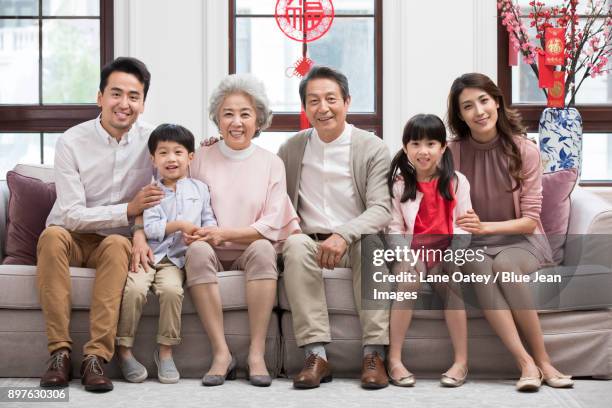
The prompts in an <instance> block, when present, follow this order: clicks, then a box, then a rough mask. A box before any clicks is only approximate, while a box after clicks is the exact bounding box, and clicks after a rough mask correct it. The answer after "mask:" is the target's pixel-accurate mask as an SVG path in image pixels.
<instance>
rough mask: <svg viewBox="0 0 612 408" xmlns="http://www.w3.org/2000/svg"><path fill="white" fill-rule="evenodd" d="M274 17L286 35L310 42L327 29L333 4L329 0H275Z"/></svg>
mask: <svg viewBox="0 0 612 408" xmlns="http://www.w3.org/2000/svg"><path fill="white" fill-rule="evenodd" d="M274 18H275V20H276V24H278V27H279V28H280V29H281V31H282V32H283V33H285V35H286V36H287V37H289V38H291V39H292V40H295V41H299V42H305V43H306V42H311V41H314V40H317V39H319V38H321V37H322V36H323V35H325V33H327V31H329V28H330V27H331V24H332V21H333V20H334V5H333V3H332V2H331V0H277V2H276V11H275V13H274Z"/></svg>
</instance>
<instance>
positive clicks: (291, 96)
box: [236, 18, 302, 112]
mask: <svg viewBox="0 0 612 408" xmlns="http://www.w3.org/2000/svg"><path fill="white" fill-rule="evenodd" d="M270 50H274V52H271V51H270ZM301 55H302V44H301V43H299V42H297V41H292V40H289V39H288V38H287V37H285V36H284V35H283V34H282V33H281V32H280V31H279V29H278V26H277V25H276V22H275V21H274V18H237V19H236V72H238V73H244V72H249V73H251V74H253V75H255V76H257V77H258V78H259V79H261V80H262V81H263V82H264V84H265V86H266V92H267V94H268V98H269V99H270V106H271V108H272V110H273V111H274V112H299V111H300V97H299V94H298V86H299V83H300V79H299V78H298V77H295V76H292V77H290V78H289V77H287V71H288V70H289V71H290V72H292V69H291V70H290V69H289V68H291V67H293V66H294V64H295V63H296V61H297V60H298V59H299V58H300V57H301Z"/></svg>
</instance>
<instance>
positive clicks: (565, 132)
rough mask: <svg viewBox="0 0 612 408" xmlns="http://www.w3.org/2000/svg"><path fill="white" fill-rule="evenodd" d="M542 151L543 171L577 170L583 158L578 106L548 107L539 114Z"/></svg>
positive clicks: (580, 120)
mask: <svg viewBox="0 0 612 408" xmlns="http://www.w3.org/2000/svg"><path fill="white" fill-rule="evenodd" d="M539 134H540V154H541V156H542V167H543V170H544V173H552V172H554V171H558V170H564V169H577V170H578V175H580V167H581V166H580V164H581V161H582V117H581V116H580V112H578V110H577V109H576V108H546V109H544V112H542V116H540V126H539Z"/></svg>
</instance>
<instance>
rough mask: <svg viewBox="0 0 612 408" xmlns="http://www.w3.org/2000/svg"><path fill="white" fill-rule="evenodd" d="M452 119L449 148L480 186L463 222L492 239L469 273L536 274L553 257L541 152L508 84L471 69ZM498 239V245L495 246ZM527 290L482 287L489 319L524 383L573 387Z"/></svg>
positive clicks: (451, 105)
mask: <svg viewBox="0 0 612 408" xmlns="http://www.w3.org/2000/svg"><path fill="white" fill-rule="evenodd" d="M448 124H449V128H450V130H451V131H452V132H453V134H454V139H453V141H452V142H449V145H448V147H449V150H450V151H451V152H452V154H453V158H454V160H455V161H454V162H455V163H456V165H457V166H456V168H457V169H459V170H461V172H462V173H463V174H465V176H466V178H467V179H468V180H469V182H470V183H471V184H472V186H473V187H474V188H473V189H472V191H471V199H472V203H473V210H470V211H468V212H467V213H465V214H461V217H459V218H458V219H457V224H458V225H459V226H461V228H462V229H464V230H466V231H468V232H469V233H471V234H472V244H474V245H480V243H481V242H486V244H487V249H486V251H485V253H486V255H485V257H486V259H485V261H484V262H478V263H467V264H466V265H465V266H464V269H465V270H466V272H467V273H478V274H489V275H495V273H496V272H499V271H516V272H519V273H523V274H530V273H532V272H534V271H536V270H538V269H539V268H540V266H541V265H544V264H547V263H548V262H550V261H551V260H552V258H551V250H550V246H549V245H548V241H547V240H546V236H545V235H544V230H543V228H542V223H541V222H540V211H541V208H542V169H541V167H540V152H539V150H538V148H537V146H536V145H535V144H534V143H531V142H530V141H529V140H527V138H526V137H525V128H524V127H523V125H522V123H521V117H520V115H519V114H518V113H517V112H516V111H514V110H511V109H508V108H507V107H506V102H505V101H504V98H503V95H502V93H501V90H500V89H499V87H498V86H497V85H495V83H494V82H493V81H492V80H491V79H490V78H489V77H487V76H486V75H483V74H479V73H469V74H464V75H462V76H460V77H459V78H457V79H455V81H454V82H453V85H452V86H451V90H450V93H449V96H448ZM492 203H494V204H493V205H492ZM484 240H486V241H484ZM492 241H495V242H496V243H497V244H496V245H491V242H492ZM527 289H528V288H526V286H525V285H524V284H515V285H504V284H500V283H499V282H498V283H497V284H496V285H476V286H475V291H476V295H477V296H478V299H479V301H480V303H481V306H482V309H483V313H484V315H485V318H486V319H487V320H488V321H489V323H490V324H491V327H492V328H493V329H494V330H495V332H496V333H497V335H498V336H499V337H500V338H501V340H502V342H503V343H504V345H505V346H506V347H507V348H508V349H509V351H510V352H511V353H512V355H513V356H514V358H515V360H516V362H517V365H518V366H519V367H520V370H521V378H520V379H519V381H518V382H517V384H516V388H517V389H518V390H519V391H535V390H537V389H538V388H539V387H540V385H541V384H542V381H544V382H545V383H546V384H548V385H549V386H551V387H555V388H560V387H571V386H572V385H573V384H574V382H573V381H572V379H571V378H570V376H568V375H564V374H562V373H560V372H559V371H558V370H557V369H556V368H555V367H554V366H553V365H552V363H551V360H550V356H549V355H548V353H547V351H546V348H545V346H544V337H543V335H542V329H541V327H540V321H539V318H538V314H537V312H536V310H535V309H534V308H533V307H526V305H528V299H527V300H525V296H527V297H529V295H530V292H529V291H528V290H527ZM517 298H518V299H519V300H520V301H519V302H518V304H516V303H517V302H516V299H517ZM482 299H495V300H496V301H497V302H501V303H502V306H495V307H488V306H487V305H486V303H484V302H483V301H482ZM519 330H520V334H521V335H522V336H523V338H524V340H526V343H527V344H528V346H529V348H530V349H531V351H532V353H533V357H532V356H531V355H530V354H529V352H528V351H527V349H526V348H525V346H524V345H523V343H522V341H521V337H520V336H519Z"/></svg>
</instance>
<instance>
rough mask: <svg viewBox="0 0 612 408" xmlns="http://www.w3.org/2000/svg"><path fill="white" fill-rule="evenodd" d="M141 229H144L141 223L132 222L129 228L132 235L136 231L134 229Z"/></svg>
mask: <svg viewBox="0 0 612 408" xmlns="http://www.w3.org/2000/svg"><path fill="white" fill-rule="evenodd" d="M143 229H144V225H142V224H134V225H132V227H131V228H130V230H131V231H132V235H134V234H135V233H136V231H138V230H143Z"/></svg>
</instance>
